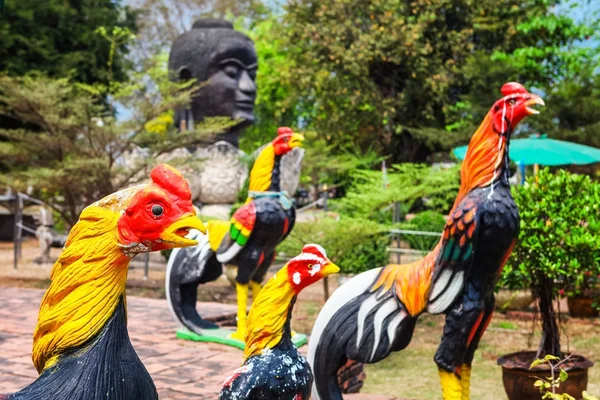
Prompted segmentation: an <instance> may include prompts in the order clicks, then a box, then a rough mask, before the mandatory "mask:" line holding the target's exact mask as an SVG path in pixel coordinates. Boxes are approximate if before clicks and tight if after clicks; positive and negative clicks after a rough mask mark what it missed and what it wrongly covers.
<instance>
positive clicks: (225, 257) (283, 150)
mask: <svg viewBox="0 0 600 400" xmlns="http://www.w3.org/2000/svg"><path fill="white" fill-rule="evenodd" d="M303 140H304V136H303V135H301V134H299V133H294V132H293V131H292V130H291V129H290V128H283V127H282V128H279V129H278V130H277V137H276V138H275V139H274V140H273V141H272V142H271V143H269V144H268V145H266V146H265V147H264V148H263V149H262V151H261V152H260V154H259V155H258V157H257V159H256V161H255V162H254V166H253V167H252V170H251V171H250V182H249V190H248V199H247V200H246V203H245V204H244V205H243V206H242V207H240V208H239V209H238V210H237V211H236V212H235V213H234V214H233V216H232V217H231V220H230V221H218V220H213V221H209V222H208V224H207V227H208V232H209V234H208V239H204V241H202V240H200V238H199V240H200V244H198V246H195V247H192V248H189V249H182V250H178V251H174V252H173V253H172V254H171V256H170V257H169V262H168V265H167V280H166V292H167V299H168V301H169V304H170V306H171V310H172V312H173V314H174V316H175V318H176V319H177V320H178V321H179V322H181V324H183V325H184V326H185V327H186V328H188V329H189V330H191V331H192V332H195V333H198V334H202V330H203V329H210V328H216V325H214V324H212V323H211V322H209V321H206V320H204V319H202V317H201V316H200V314H198V311H197V310H196V296H197V290H198V285H199V284H201V283H206V282H210V281H213V280H215V279H217V278H218V277H219V276H220V275H221V273H222V270H223V267H222V264H230V265H236V266H237V267H238V272H237V277H236V290H237V302H238V313H237V330H236V332H234V333H233V334H232V335H231V336H232V337H233V338H234V339H238V340H241V341H243V340H244V334H245V330H246V308H247V304H248V287H249V286H251V287H252V292H253V296H254V298H256V296H257V295H258V293H259V292H260V289H261V282H262V280H263V277H264V275H265V273H266V271H267V269H268V268H269V266H270V265H271V263H272V262H273V258H274V257H275V246H277V244H279V243H280V242H281V241H282V240H283V239H285V237H286V236H287V235H288V234H289V233H290V231H291V230H292V228H293V226H294V222H295V219H296V210H295V207H294V204H293V202H292V200H291V199H290V198H289V197H288V195H287V193H286V192H282V191H281V188H280V178H281V170H280V163H281V158H282V156H283V155H285V154H287V153H289V152H290V151H291V150H292V149H294V148H296V147H299V146H300V145H301V144H302V141H303ZM192 237H193V235H192Z"/></svg>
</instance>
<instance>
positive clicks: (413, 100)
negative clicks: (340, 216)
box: [282, 0, 596, 161]
mask: <svg viewBox="0 0 600 400" xmlns="http://www.w3.org/2000/svg"><path fill="white" fill-rule="evenodd" d="M560 3H561V2H560V1H555V0H551V1H537V0H509V1H508V2H503V3H501V4H500V3H498V2H497V1H493V0H477V1H475V0H442V1H434V2H432V1H429V0H412V1H409V2H405V1H400V0H375V1H370V2H355V1H350V0H336V1H325V0H315V1H311V2H304V1H300V0H295V1H292V2H290V4H289V5H288V7H287V14H285V15H284V17H283V29H282V32H283V33H284V34H285V43H286V45H285V46H286V51H287V54H288V56H289V57H290V58H291V60H292V62H293V63H294V68H293V69H292V76H291V79H290V82H292V84H293V85H294V87H295V93H296V94H297V96H298V99H297V105H298V107H299V108H300V109H301V110H302V113H303V115H304V116H305V122H306V123H308V124H310V126H311V127H312V128H314V129H315V130H317V131H319V132H323V133H326V134H327V135H328V136H330V137H331V142H332V144H334V145H335V146H336V147H337V148H344V147H345V146H346V145H347V143H350V142H355V143H358V144H359V145H361V146H365V145H368V144H371V143H373V142H374V143H376V144H377V145H378V146H379V149H380V151H382V152H383V151H385V152H391V153H392V154H393V158H394V160H395V161H417V160H420V161H422V160H425V159H426V158H427V157H428V156H429V155H430V154H431V153H432V152H435V151H440V150H447V149H448V148H450V147H452V146H454V145H456V144H458V143H461V142H462V143H464V142H465V141H467V140H468V137H469V135H470V134H471V133H472V132H473V128H474V124H476V123H479V121H480V120H481V118H482V117H483V115H482V113H485V112H487V109H485V108H486V107H489V106H490V105H491V104H493V101H494V100H496V99H497V97H498V89H499V87H500V86H501V84H502V83H504V82H506V81H510V80H520V81H521V82H522V83H524V84H525V85H528V86H531V85H533V86H536V87H537V88H538V89H541V90H543V91H548V92H549V91H550V90H549V88H550V87H551V86H552V85H555V84H557V82H561V81H562V80H564V79H565V78H567V77H569V76H570V72H572V71H574V70H575V69H576V68H575V66H574V64H576V61H577V60H578V59H579V57H581V56H582V54H583V50H582V51H576V49H574V48H573V44H574V43H575V42H576V41H578V40H582V39H585V38H586V36H587V35H591V34H592V32H593V29H592V27H593V26H594V23H595V22H596V21H591V22H589V23H588V24H586V25H583V24H578V23H576V22H574V21H573V20H572V19H571V18H569V17H567V16H564V15H559V14H557V13H556V12H555V10H554V7H555V6H556V5H558V4H560ZM486 71H489V72H486ZM484 72H486V73H484ZM488 77H492V78H493V79H486V78H488ZM490 99H492V100H490ZM482 108H484V109H485V111H482ZM554 117H555V116H554V115H548V114H545V116H544V118H546V119H547V120H551V119H552V118H554Z"/></svg>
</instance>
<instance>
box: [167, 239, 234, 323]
mask: <svg viewBox="0 0 600 400" xmlns="http://www.w3.org/2000/svg"><path fill="white" fill-rule="evenodd" d="M207 246H209V245H208V243H204V244H203V245H202V244H200V245H198V246H194V247H192V248H184V249H179V250H178V251H177V252H176V253H173V254H172V255H171V259H169V268H168V270H167V274H168V277H167V288H166V290H167V294H168V296H167V298H168V301H169V305H170V307H171V310H172V311H173V314H174V316H175V318H176V319H177V320H178V321H179V322H180V323H181V324H183V325H184V326H185V327H186V328H188V329H189V330H191V331H192V332H195V333H198V334H201V333H202V330H203V329H215V328H218V326H217V325H215V324H214V323H212V322H210V321H207V320H205V319H203V318H202V316H201V315H200V314H199V313H198V310H197V309H196V301H197V296H198V285H200V284H203V283H206V282H212V281H214V280H216V279H217V278H218V277H219V276H221V274H222V272H223V266H222V264H221V263H220V262H219V261H217V258H216V256H215V254H214V252H212V250H210V248H209V247H207Z"/></svg>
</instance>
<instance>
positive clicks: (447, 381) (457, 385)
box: [439, 369, 462, 400]
mask: <svg viewBox="0 0 600 400" xmlns="http://www.w3.org/2000/svg"><path fill="white" fill-rule="evenodd" d="M439 373H440V383H441V384H442V399H443V400H461V395H462V386H461V380H460V378H459V377H458V375H457V374H456V373H454V372H448V371H444V370H443V369H440V370H439Z"/></svg>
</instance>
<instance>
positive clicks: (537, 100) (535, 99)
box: [525, 94, 546, 115]
mask: <svg viewBox="0 0 600 400" xmlns="http://www.w3.org/2000/svg"><path fill="white" fill-rule="evenodd" d="M533 105H539V106H545V105H546V103H544V100H542V98H541V97H540V96H538V95H536V94H532V95H531V97H530V98H529V99H527V101H525V110H527V113H528V114H529V115H535V114H539V113H540V112H539V111H538V110H536V109H534V108H530V107H529V106H533Z"/></svg>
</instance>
